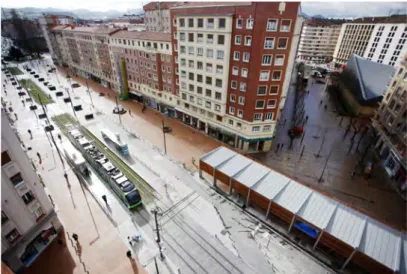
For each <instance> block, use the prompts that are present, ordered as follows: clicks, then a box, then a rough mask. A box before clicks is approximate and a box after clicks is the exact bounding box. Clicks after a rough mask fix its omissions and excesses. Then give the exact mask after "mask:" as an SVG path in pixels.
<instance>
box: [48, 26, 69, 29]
mask: <svg viewBox="0 0 407 274" xmlns="http://www.w3.org/2000/svg"><path fill="white" fill-rule="evenodd" d="M69 27H70V25H57V26H55V27H52V28H51V30H63V29H66V28H69Z"/></svg>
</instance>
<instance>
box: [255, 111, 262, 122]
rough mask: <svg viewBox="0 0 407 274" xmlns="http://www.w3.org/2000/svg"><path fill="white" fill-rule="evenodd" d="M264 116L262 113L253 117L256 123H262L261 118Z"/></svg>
mask: <svg viewBox="0 0 407 274" xmlns="http://www.w3.org/2000/svg"><path fill="white" fill-rule="evenodd" d="M262 116H263V115H262V114H261V113H255V114H254V115H253V120H254V121H261V118H262Z"/></svg>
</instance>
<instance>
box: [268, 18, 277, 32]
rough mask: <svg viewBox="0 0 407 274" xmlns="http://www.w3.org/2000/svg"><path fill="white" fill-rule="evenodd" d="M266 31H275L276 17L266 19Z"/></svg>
mask: <svg viewBox="0 0 407 274" xmlns="http://www.w3.org/2000/svg"><path fill="white" fill-rule="evenodd" d="M266 30H267V31H277V19H268V20H267V29H266Z"/></svg>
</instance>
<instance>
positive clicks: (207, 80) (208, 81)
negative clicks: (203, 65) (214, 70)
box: [205, 76, 212, 85]
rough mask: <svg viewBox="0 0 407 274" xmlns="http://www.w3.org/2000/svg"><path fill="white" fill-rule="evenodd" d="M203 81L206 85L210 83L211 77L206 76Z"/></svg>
mask: <svg viewBox="0 0 407 274" xmlns="http://www.w3.org/2000/svg"><path fill="white" fill-rule="evenodd" d="M205 83H206V84H207V85H212V77H209V76H206V81H205Z"/></svg>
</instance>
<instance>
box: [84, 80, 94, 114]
mask: <svg viewBox="0 0 407 274" xmlns="http://www.w3.org/2000/svg"><path fill="white" fill-rule="evenodd" d="M85 82H86V88H87V90H86V91H87V92H88V94H89V98H90V103H91V104H92V107H93V108H95V106H94V105H93V100H92V95H91V94H90V89H89V85H88V79H87V78H86V79H85Z"/></svg>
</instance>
